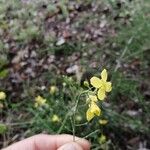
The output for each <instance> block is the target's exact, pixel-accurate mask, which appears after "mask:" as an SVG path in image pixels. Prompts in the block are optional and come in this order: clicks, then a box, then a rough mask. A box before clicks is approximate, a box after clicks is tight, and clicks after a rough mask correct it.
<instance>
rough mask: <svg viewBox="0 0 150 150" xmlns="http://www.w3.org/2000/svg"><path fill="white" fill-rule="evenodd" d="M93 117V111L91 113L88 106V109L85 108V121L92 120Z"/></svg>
mask: <svg viewBox="0 0 150 150" xmlns="http://www.w3.org/2000/svg"><path fill="white" fill-rule="evenodd" d="M93 117H94V113H92V112H91V110H90V108H89V109H88V110H87V112H86V119H87V121H90V120H92V119H93Z"/></svg>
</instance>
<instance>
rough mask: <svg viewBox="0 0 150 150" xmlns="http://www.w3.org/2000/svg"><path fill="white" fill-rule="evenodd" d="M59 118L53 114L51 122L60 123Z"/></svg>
mask: <svg viewBox="0 0 150 150" xmlns="http://www.w3.org/2000/svg"><path fill="white" fill-rule="evenodd" d="M60 120H61V119H60V118H59V117H58V116H57V115H56V114H55V115H53V116H52V122H60Z"/></svg>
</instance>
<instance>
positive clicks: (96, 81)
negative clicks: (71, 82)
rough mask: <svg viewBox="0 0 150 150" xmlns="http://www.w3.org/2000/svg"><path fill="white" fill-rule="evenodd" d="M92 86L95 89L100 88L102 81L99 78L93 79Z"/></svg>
mask: <svg viewBox="0 0 150 150" xmlns="http://www.w3.org/2000/svg"><path fill="white" fill-rule="evenodd" d="M90 82H91V85H92V86H93V87H95V88H100V87H101V86H102V81H101V80H100V79H99V78H97V77H92V78H91V79H90Z"/></svg>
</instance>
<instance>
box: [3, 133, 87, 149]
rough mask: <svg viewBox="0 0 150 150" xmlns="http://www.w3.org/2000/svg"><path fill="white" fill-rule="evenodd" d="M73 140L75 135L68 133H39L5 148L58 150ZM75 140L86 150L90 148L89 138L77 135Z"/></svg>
mask: <svg viewBox="0 0 150 150" xmlns="http://www.w3.org/2000/svg"><path fill="white" fill-rule="evenodd" d="M72 141H73V136H72V135H68V134H62V135H46V134H39V135H35V136H32V137H30V138H27V139H25V140H22V141H20V142H18V143H16V144H13V145H11V146H9V147H8V148H6V149H3V150H20V149H21V150H56V149H58V148H59V147H60V146H62V145H64V144H66V143H68V142H72ZM75 141H76V142H77V143H78V144H79V145H81V147H82V148H83V149H84V150H89V149H90V144H89V142H88V141H87V140H85V139H82V138H78V137H75Z"/></svg>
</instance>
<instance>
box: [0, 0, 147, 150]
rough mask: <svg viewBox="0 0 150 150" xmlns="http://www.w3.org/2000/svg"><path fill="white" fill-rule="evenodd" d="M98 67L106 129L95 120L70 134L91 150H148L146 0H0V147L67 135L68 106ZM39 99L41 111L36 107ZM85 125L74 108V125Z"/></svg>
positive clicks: (96, 72) (82, 112) (81, 112)
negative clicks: (104, 88)
mask: <svg viewBox="0 0 150 150" xmlns="http://www.w3.org/2000/svg"><path fill="white" fill-rule="evenodd" d="M104 68H106V69H107V70H108V74H109V80H111V82H112V85H113V89H112V92H111V93H110V94H109V95H108V97H107V99H106V101H105V102H104V111H103V112H104V113H103V116H102V118H104V119H107V120H108V123H107V124H106V125H102V124H100V123H98V118H97V119H95V120H93V121H92V122H90V123H89V124H84V125H82V126H77V127H76V135H78V136H81V137H84V136H86V135H88V136H87V139H88V140H89V141H91V143H92V149H95V150H98V149H102V150H148V149H150V134H149V133H150V1H149V0H142V1H141V0H8V1H6V0H0V91H3V92H5V93H6V99H5V100H0V147H6V146H7V145H10V144H11V143H14V142H16V141H18V140H21V139H24V138H26V137H29V136H31V135H34V134H38V133H51V134H54V133H69V134H72V129H71V124H70V120H69V115H68V113H67V112H68V110H69V108H70V107H71V106H72V104H73V102H72V101H73V100H75V97H76V95H77V94H78V93H79V92H80V91H81V90H83V89H86V87H84V84H83V81H85V80H87V81H89V79H90V78H91V76H93V75H95V74H97V75H100V72H101V71H102V70H103V69H104ZM38 95H41V96H43V97H44V98H45V99H46V100H47V105H46V106H44V107H41V108H35V106H34V104H35V97H37V96H38ZM85 101H86V100H85V99H84V97H82V102H81V103H85ZM85 121H86V117H85V111H84V109H83V111H82V109H79V111H78V112H77V115H76V122H78V123H79V124H81V123H84V122H85ZM97 129H99V130H98V132H94V131H97ZM91 132H94V133H93V134H90V133H91ZM102 134H103V135H105V138H104V137H103V138H102V136H101V135H102Z"/></svg>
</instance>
